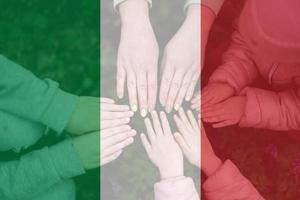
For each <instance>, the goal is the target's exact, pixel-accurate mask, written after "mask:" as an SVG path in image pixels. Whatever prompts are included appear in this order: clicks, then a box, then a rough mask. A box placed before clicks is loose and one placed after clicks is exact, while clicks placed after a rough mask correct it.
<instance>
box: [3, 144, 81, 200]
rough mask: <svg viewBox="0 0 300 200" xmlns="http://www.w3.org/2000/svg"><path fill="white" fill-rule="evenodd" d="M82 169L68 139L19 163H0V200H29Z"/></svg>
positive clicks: (38, 151) (77, 173)
mask: <svg viewBox="0 0 300 200" xmlns="http://www.w3.org/2000/svg"><path fill="white" fill-rule="evenodd" d="M83 173H84V169H83V168H82V166H81V163H80V160H79V158H78V156H77V154H76V153H75V150H74V149H73V147H72V142H71V141H70V140H65V141H63V142H61V143H59V144H57V145H55V146H52V147H49V148H43V149H41V150H37V151H33V152H31V153H29V154H26V155H24V156H22V157H21V158H20V159H19V160H16V161H9V162H0V177H1V179H0V199H6V200H15V199H31V198H33V197H34V196H36V195H38V194H39V193H41V192H44V191H45V190H47V189H49V187H51V186H53V185H54V184H56V183H59V182H60V181H62V180H65V179H69V178H71V177H74V176H77V175H81V174H83Z"/></svg>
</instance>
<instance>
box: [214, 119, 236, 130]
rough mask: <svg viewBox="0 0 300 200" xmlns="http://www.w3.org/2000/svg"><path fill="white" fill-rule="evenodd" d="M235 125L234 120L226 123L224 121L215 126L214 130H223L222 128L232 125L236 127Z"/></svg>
mask: <svg viewBox="0 0 300 200" xmlns="http://www.w3.org/2000/svg"><path fill="white" fill-rule="evenodd" d="M234 124H235V121H234V120H226V121H223V122H219V123H216V124H213V125H212V127H213V128H222V127H225V126H231V125H234Z"/></svg>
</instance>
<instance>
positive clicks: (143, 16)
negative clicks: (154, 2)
mask: <svg viewBox="0 0 300 200" xmlns="http://www.w3.org/2000/svg"><path fill="white" fill-rule="evenodd" d="M119 12H120V17H121V21H122V26H124V25H132V26H134V25H139V24H137V23H143V22H144V21H149V4H148V2H147V1H146V0H126V1H124V2H123V3H121V4H120V5H119Z"/></svg>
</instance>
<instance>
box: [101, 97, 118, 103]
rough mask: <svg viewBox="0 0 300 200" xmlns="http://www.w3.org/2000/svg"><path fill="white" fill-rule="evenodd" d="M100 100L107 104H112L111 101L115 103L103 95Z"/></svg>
mask: <svg viewBox="0 0 300 200" xmlns="http://www.w3.org/2000/svg"><path fill="white" fill-rule="evenodd" d="M100 102H101V103H108V104H113V103H115V101H114V100H113V99H110V98H105V97H101V98H100Z"/></svg>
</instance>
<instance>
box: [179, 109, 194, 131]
mask: <svg viewBox="0 0 300 200" xmlns="http://www.w3.org/2000/svg"><path fill="white" fill-rule="evenodd" d="M178 114H179V117H180V119H181V121H182V122H183V123H184V124H185V126H186V127H187V128H188V129H189V131H190V132H192V131H193V128H192V125H191V124H190V121H189V120H188V118H187V116H186V114H185V112H184V110H183V108H180V109H179V111H178Z"/></svg>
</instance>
